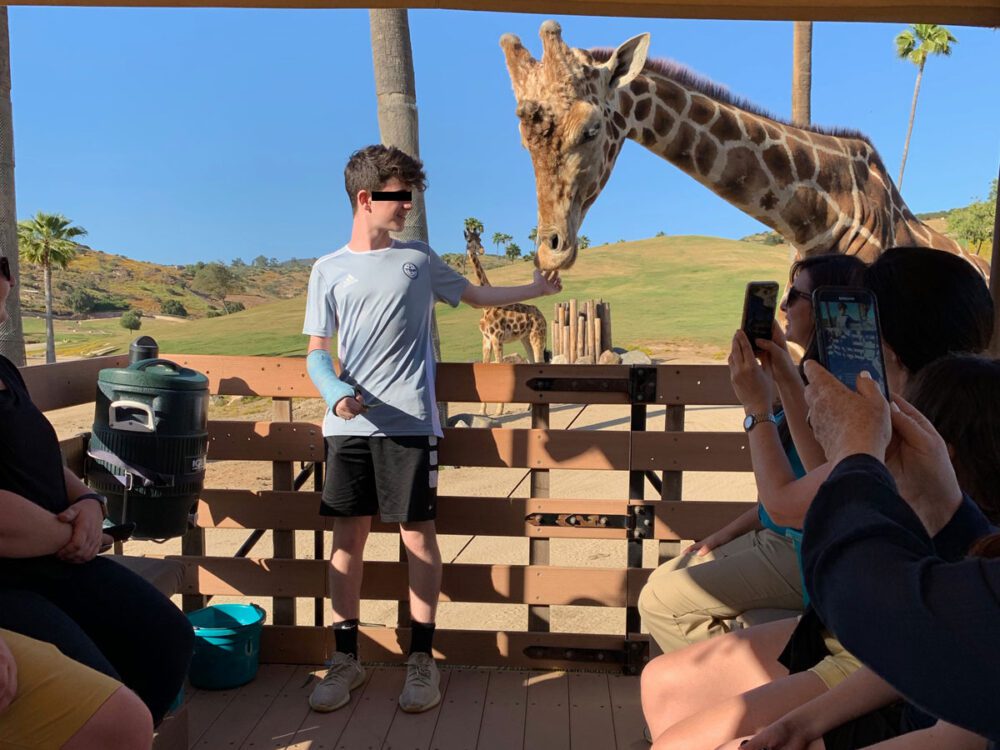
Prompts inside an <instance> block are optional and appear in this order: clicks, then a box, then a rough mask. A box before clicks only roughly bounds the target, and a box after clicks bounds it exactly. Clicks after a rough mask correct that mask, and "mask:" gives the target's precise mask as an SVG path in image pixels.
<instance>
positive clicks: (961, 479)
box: [734, 356, 1000, 750]
mask: <svg viewBox="0 0 1000 750" xmlns="http://www.w3.org/2000/svg"><path fill="white" fill-rule="evenodd" d="M909 395H910V397H911V400H912V408H913V414H914V419H913V420H912V421H913V426H914V428H919V425H920V424H922V421H923V420H920V418H919V417H918V416H917V415H920V414H922V415H923V416H924V417H926V419H927V420H928V421H929V422H930V423H931V424H933V425H934V428H936V433H937V434H938V435H940V438H938V437H937V436H936V435H930V434H929V433H930V430H928V431H927V432H928V438H929V439H933V440H934V441H935V442H936V443H937V444H938V445H939V451H940V452H943V453H945V455H951V456H954V457H955V459H954V460H953V462H952V466H953V469H954V473H955V475H956V476H957V480H956V482H957V485H958V486H960V487H961V488H962V489H963V490H964V491H965V493H966V494H968V495H969V496H971V497H973V498H975V499H976V502H977V504H978V505H979V508H980V509H981V510H982V512H983V514H985V516H986V517H987V518H988V519H989V520H990V521H992V522H993V523H997V522H998V521H1000V360H991V359H983V358H979V357H971V356H965V357H945V358H942V359H940V360H937V361H936V362H934V363H932V364H930V365H928V366H927V367H925V368H924V369H923V370H921V372H920V374H919V375H918V376H917V378H916V380H915V381H914V383H913V384H912V386H911V388H910V389H909ZM900 406H902V407H903V408H904V411H906V410H907V407H906V405H905V404H904V402H900ZM893 419H894V429H896V430H897V431H899V432H901V434H905V433H903V432H902V431H903V430H905V429H906V427H907V425H905V424H904V425H899V424H898V423H899V422H900V421H901V420H903V419H904V416H900V415H899V413H898V412H897V413H896V415H894V418H893ZM918 437H923V436H922V435H919V434H918ZM916 460H926V456H923V455H920V456H917V457H916ZM909 462H910V463H912V462H913V459H911V460H910V461H909ZM900 463H901V462H900V451H899V450H898V449H895V448H894V449H893V450H891V451H890V455H889V456H888V457H887V458H886V464H887V465H888V466H890V467H891V470H892V473H893V475H894V476H896V477H900V476H903V477H905V472H903V471H902V470H901V469H900V468H899V464H900ZM920 481H921V483H923V481H924V480H923V477H921V478H920ZM913 484H914V483H913V482H911V481H903V480H900V479H897V487H898V489H899V492H900V493H901V495H902V496H903V497H904V498H910V497H916V496H917V495H918V493H919V491H920V490H919V488H916V487H914V486H912V485H913ZM949 520H951V519H949ZM949 525H950V526H952V527H953V530H955V531H956V532H957V536H956V537H955V538H951V539H947V540H946V542H947V544H946V546H949V545H950V546H953V547H956V548H957V550H959V552H958V555H957V556H958V557H963V556H964V554H962V553H963V552H964V549H966V548H968V542H969V541H970V539H971V538H972V537H973V536H974V535H975V534H976V533H977V531H976V530H977V528H981V527H977V526H976V525H971V526H969V527H965V528H963V525H962V524H961V523H959V524H955V523H951V524H949ZM817 533H818V532H817ZM936 535H937V537H938V538H940V536H941V534H940V532H937V534H936ZM998 542H1000V537H998V536H993V537H989V538H988V539H987V540H983V541H980V542H978V543H977V544H975V545H974V547H973V551H972V555H974V556H979V557H985V558H993V557H998V556H1000V543H998ZM935 553H936V554H937V555H938V556H940V557H941V558H942V559H945V560H947V559H949V558H950V557H952V555H951V554H948V550H947V549H945V550H942V549H941V545H940V544H939V545H937V549H936V550H935ZM889 585H892V586H893V587H895V586H896V583H895V582H892V583H891V584H889ZM880 604H882V603H881V602H880ZM887 614H888V619H891V620H897V619H906V620H912V619H914V615H915V614H916V613H915V612H914V613H909V614H907V613H906V612H905V610H904V611H895V610H894V611H892V612H889V613H887ZM881 630H882V625H881V624H880V625H879V626H878V627H877V628H873V631H874V632H873V634H872V635H873V637H874V638H876V639H877V638H878V636H879V631H881ZM998 635H1000V633H998ZM984 639H987V633H985V632H983V633H980V634H978V635H977V636H976V639H975V640H976V641H977V642H982V641H983V640H984ZM906 642H912V641H911V640H907V641H906ZM911 656H912V658H910V659H907V662H908V663H910V664H912V665H922V664H923V661H922V660H921V659H920V658H919V657H917V652H916V651H912V652H911ZM793 669H794V667H793ZM907 671H910V672H914V673H919V672H920V670H919V669H912V667H911V668H910V669H908V670H907ZM928 679H929V681H931V682H933V683H934V684H935V685H938V684H945V683H944V682H943V681H941V679H940V678H939V677H938V675H936V674H934V675H932V676H930V677H929V678H928ZM987 694H988V693H986V692H981V693H980V696H981V698H980V699H979V702H982V703H986V702H989V699H988V698H987V697H986V696H987ZM900 697H901V695H900V693H899V692H897V691H896V690H895V689H894V688H893V687H891V685H890V684H889V683H887V682H886V681H884V680H882V679H881V678H880V677H878V676H877V675H876V674H875V673H874V672H872V671H871V669H869V668H868V667H862V668H861V669H859V670H858V671H857V672H855V673H854V674H852V675H851V676H850V677H848V678H847V679H846V680H844V681H843V682H842V683H840V684H839V685H837V686H836V687H834V688H833V689H832V690H830V691H829V692H827V693H824V694H822V695H820V696H818V697H817V698H815V699H813V700H811V701H809V702H808V703H805V704H804V705H802V706H800V707H798V708H796V709H795V710H793V711H791V712H790V713H788V714H787V715H785V716H783V717H782V718H781V719H779V720H778V721H777V722H775V723H774V724H772V725H771V726H769V727H767V728H766V729H764V730H763V731H761V732H760V733H759V734H758V735H757V736H756V737H754V738H753V740H752V741H751V742H750V743H748V745H747V746H746V747H747V748H749V749H751V750H761V749H762V748H768V749H769V750H780V748H784V747H796V748H799V747H801V748H807V749H808V750H824V749H825V750H835V749H839V748H844V750H849V749H850V748H860V747H876V748H879V749H880V750H889V748H900V749H902V748H907V749H910V748H912V749H913V750H935V749H936V748H948V750H982V748H983V747H984V746H985V744H986V741H985V739H983V737H981V736H978V735H976V734H974V733H972V732H970V731H969V730H966V729H960V728H958V727H956V726H954V725H948V724H946V723H945V722H938V723H937V724H935V725H934V726H930V725H931V724H933V722H934V719H933V718H932V717H930V716H927V715H925V714H923V713H922V712H920V711H919V710H918V709H916V708H915V707H913V706H910V705H906V706H900V704H898V703H896V702H897V701H899V699H900ZM976 702H977V701H972V703H976ZM901 709H902V710H901ZM915 727H928V728H925V729H919V730H917V731H912V732H910V730H912V729H913V728H915ZM907 732H910V733H907ZM904 734H905V737H904V736H902V735H904ZM894 738H896V739H894ZM872 743H878V744H872ZM737 744H738V743H737ZM734 746H736V745H734Z"/></svg>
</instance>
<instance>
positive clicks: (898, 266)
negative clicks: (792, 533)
mask: <svg viewBox="0 0 1000 750" xmlns="http://www.w3.org/2000/svg"><path fill="white" fill-rule="evenodd" d="M863 283H864V286H865V287H866V288H868V289H869V290H870V291H872V292H873V293H874V294H875V297H876V300H877V302H878V305H879V309H880V311H881V322H882V326H883V328H882V346H883V351H884V355H885V365H886V376H887V380H888V382H889V385H890V390H891V391H892V392H894V393H900V392H903V391H904V389H905V388H906V386H907V383H908V382H909V380H910V379H911V378H912V377H913V376H914V375H915V374H916V373H917V372H918V371H919V370H921V369H922V368H923V367H924V366H926V365H927V364H928V363H930V362H931V361H933V360H935V359H937V358H939V357H941V356H944V355H946V354H948V353H951V352H978V351H982V350H984V349H985V347H986V346H988V344H989V341H990V337H991V335H992V330H993V304H992V300H991V299H990V296H989V291H988V289H987V288H986V285H985V283H984V282H983V279H982V277H981V276H980V275H979V273H978V272H977V271H976V270H975V269H973V267H972V266H971V265H969V264H968V263H966V262H965V261H963V260H962V259H960V258H958V257H957V256H952V255H949V254H947V253H942V252H940V251H936V250H928V249H923V248H902V249H893V250H888V251H886V252H885V253H884V254H883V255H882V256H880V258H879V259H878V260H876V262H875V263H874V264H873V265H872V266H871V267H870V268H869V269H868V270H867V271H866V272H865V275H864V280H863ZM918 312H919V313H920V315H917V314H916V313H918ZM918 319H919V320H922V321H923V323H922V324H921V325H920V326H919V327H914V325H913V323H914V321H915V320H918ZM770 353H772V354H773V352H770ZM732 359H733V380H734V386H735V387H736V389H737V392H738V394H739V395H740V396H741V398H743V399H744V406H745V408H746V409H747V410H748V412H750V411H751V410H753V409H756V408H760V407H761V405H763V404H766V403H767V401H766V398H767V394H768V390H767V387H768V384H769V383H770V376H769V374H768V372H767V370H765V368H764V367H763V366H762V365H759V364H757V362H756V360H755V358H754V357H753V354H752V351H750V350H749V342H746V341H741V340H740V339H739V336H737V340H736V341H735V342H734V348H733V358H732ZM773 359H774V360H775V361H773V362H771V363H770V365H771V368H770V369H771V371H772V372H775V373H776V372H777V366H776V365H775V362H776V361H777V358H776V357H773ZM777 378H778V376H777V374H776V375H775V378H774V379H775V380H777ZM778 390H779V391H781V386H778ZM781 393H782V398H783V399H784V398H785V392H784V391H781ZM788 405H789V404H788V403H785V406H786V407H787V406H788ZM974 417H975V415H974V414H970V415H969V418H974ZM750 444H751V451H752V452H753V464H754V473H755V477H756V480H757V483H758V488H759V489H761V499H762V501H763V502H764V504H765V505H766V507H767V511H768V512H769V514H770V515H771V517H772V518H774V519H775V520H776V521H777V522H778V523H788V524H789V525H792V526H795V527H799V528H801V522H802V519H803V518H804V516H805V512H806V510H807V509H808V507H809V503H810V502H811V501H812V499H813V497H814V496H815V493H816V491H817V489H818V488H819V486H820V485H821V484H822V482H823V481H824V480H825V479H826V478H827V476H829V473H830V471H831V469H832V467H830V466H828V465H827V464H825V463H824V464H822V465H820V466H818V467H817V468H815V469H813V470H812V471H810V472H809V474H807V475H806V476H805V477H803V478H801V479H796V480H793V481H792V482H791V483H789V484H788V485H787V486H786V487H785V488H784V490H785V491H784V492H782V493H778V494H777V499H778V500H779V502H778V503H777V504H775V503H774V502H773V501H774V500H775V499H776V496H775V495H771V494H766V493H765V492H764V489H765V488H768V487H770V486H772V483H775V484H780V482H781V478H780V477H778V479H777V480H775V477H774V476H770V475H769V474H768V472H769V471H770V469H769V468H768V467H770V466H773V465H774V463H775V461H774V455H775V453H776V450H775V445H777V444H779V440H778V438H777V435H776V429H775V428H774V427H773V425H767V426H766V427H765V428H764V429H763V430H753V431H752V432H751V433H750ZM786 476H787V474H786ZM793 631H796V620H795V619H788V620H783V621H778V622H773V623H768V624H765V625H761V626H757V627H753V628H750V629H748V630H745V631H742V632H738V633H731V634H728V635H725V636H723V637H722V638H720V639H717V640H716V641H713V642H709V643H701V644H697V645H695V646H692V647H691V648H689V649H685V650H684V651H683V652H679V653H677V654H668V655H666V656H664V657H660V658H659V659H656V660H654V662H652V663H651V664H650V665H649V666H648V667H647V668H646V671H644V673H643V684H642V687H643V708H644V711H645V714H646V718H647V722H648V723H649V727H650V730H651V733H652V735H653V737H655V738H656V739H657V744H656V745H654V747H657V748H659V747H663V748H668V747H712V748H715V747H718V746H719V745H721V744H722V743H724V742H727V741H729V740H731V739H733V738H734V737H739V736H741V735H746V734H749V733H752V732H754V731H755V730H757V729H759V728H761V727H763V726H766V725H767V724H769V723H770V722H772V721H774V720H776V719H777V718H779V717H781V716H783V715H784V714H785V713H787V712H788V711H790V710H792V709H793V708H795V707H797V706H799V705H801V704H803V703H805V702H806V701H809V700H811V699H813V698H815V697H817V696H819V695H821V694H823V693H825V692H826V691H828V690H830V689H832V688H833V687H835V686H836V685H837V684H840V683H841V682H843V681H844V680H845V679H847V678H848V677H849V676H850V675H852V674H853V673H855V672H856V671H857V670H858V668H859V667H860V665H859V663H858V662H857V660H856V659H854V657H853V656H851V655H850V654H849V653H848V652H847V651H846V650H844V649H843V647H841V646H840V644H839V643H837V641H836V640H835V639H834V638H832V637H831V636H830V635H829V634H828V633H825V632H824V631H823V629H822V623H819V622H818V618H816V619H814V620H812V622H811V624H809V625H808V627H806V628H802V629H801V630H799V631H796V637H797V641H795V642H793V644H789V643H788V641H789V636H790V634H791V633H792V632H793ZM803 641H807V642H808V643H807V644H806V645H807V646H808V647H809V648H808V649H807V652H808V657H811V658H812V662H811V663H812V666H811V667H810V668H809V669H805V670H804V671H799V669H801V666H800V665H795V666H793V668H792V669H791V670H790V669H789V667H788V666H786V664H788V663H792V662H796V661H798V660H797V659H791V658H789V656H790V655H789V654H784V656H785V659H784V660H783V661H782V662H779V656H782V652H783V650H784V649H785V647H786V645H794V644H795V643H797V644H798V645H802V642H803ZM808 657H807V658H808ZM790 671H791V672H793V673H791V674H790ZM720 675H725V680H719V679H718V677H719V676H720Z"/></svg>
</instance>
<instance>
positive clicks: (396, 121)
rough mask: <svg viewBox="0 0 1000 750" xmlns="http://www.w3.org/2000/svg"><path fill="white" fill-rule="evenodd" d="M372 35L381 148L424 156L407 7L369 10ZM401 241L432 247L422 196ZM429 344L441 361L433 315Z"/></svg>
mask: <svg viewBox="0 0 1000 750" xmlns="http://www.w3.org/2000/svg"><path fill="white" fill-rule="evenodd" d="M368 23H369V25H370V26H371V36H372V63H373V65H374V69H375V96H376V100H377V102H378V129H379V133H380V134H381V136H382V143H383V144H385V145H386V146H395V147H396V148H399V149H402V150H403V151H405V152H406V153H408V154H409V155H410V156H416V157H418V156H420V128H419V120H418V118H417V84H416V77H415V76H414V73H413V48H412V47H411V46H410V22H409V18H408V16H407V14H406V9H405V8H373V9H371V10H369V11H368ZM397 237H398V238H399V239H404V240H406V239H417V240H420V241H421V242H428V239H429V237H428V231H427V212H426V209H425V208H424V195H423V193H422V192H420V191H417V192H415V193H414V194H413V209H412V210H411V211H410V213H409V215H408V216H407V217H406V226H405V227H404V228H403V231H402V232H399V233H397ZM431 344H432V348H433V349H434V359H435V360H436V361H438V362H440V361H441V337H440V335H439V334H438V325H437V316H436V315H435V314H434V311H433V310H431ZM438 412H439V413H440V418H441V423H442V424H445V423H446V422H447V421H448V411H447V404H445V403H443V402H442V403H439V404H438Z"/></svg>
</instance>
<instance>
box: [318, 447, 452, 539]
mask: <svg viewBox="0 0 1000 750" xmlns="http://www.w3.org/2000/svg"><path fill="white" fill-rule="evenodd" d="M326 448H327V451H326V452H327V459H326V460H327V465H326V483H325V484H324V485H323V502H322V503H320V509H319V512H320V514H321V515H324V516H341V517H351V516H374V515H375V513H376V512H377V513H378V514H379V516H380V517H381V519H382V520H383V521H386V522H395V523H398V522H403V521H431V520H433V519H434V518H435V516H436V515H437V479H438V475H437V472H438V461H437V451H438V449H437V438H436V437H434V436H433V435H407V436H403V437H356V436H353V435H335V436H332V437H327V438H326Z"/></svg>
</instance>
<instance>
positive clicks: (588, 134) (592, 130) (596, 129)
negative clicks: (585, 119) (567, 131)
mask: <svg viewBox="0 0 1000 750" xmlns="http://www.w3.org/2000/svg"><path fill="white" fill-rule="evenodd" d="M600 132H601V125H600V123H598V124H596V125H591V126H590V127H589V128H587V129H586V130H584V131H583V134H582V135H581V136H580V143H589V142H590V141H592V140H594V139H595V138H596V137H597V135H598V134H599V133H600Z"/></svg>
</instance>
